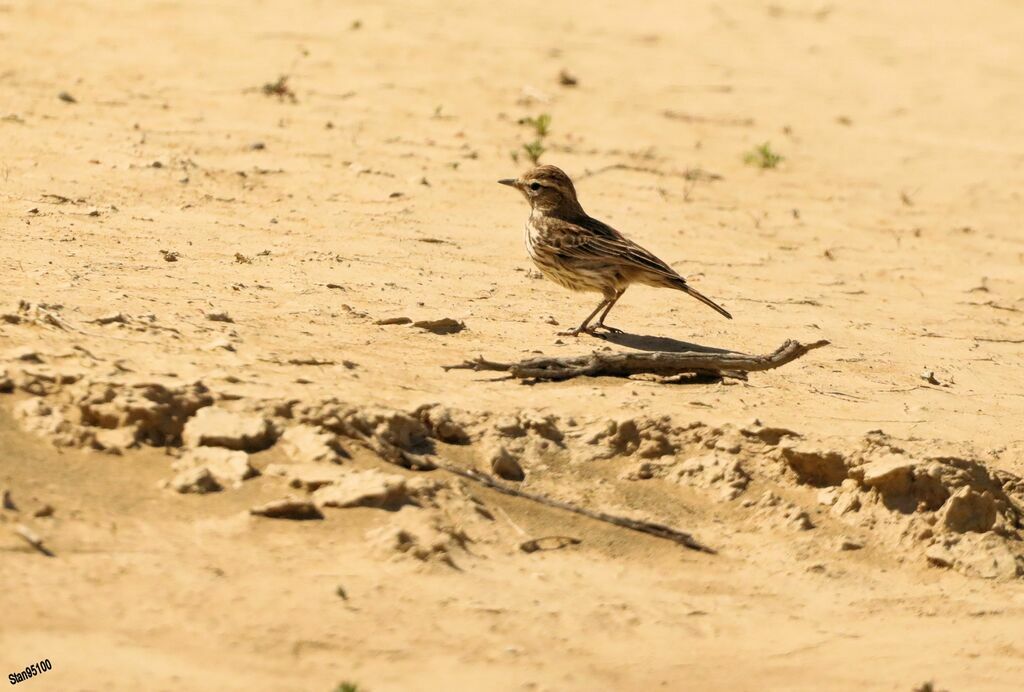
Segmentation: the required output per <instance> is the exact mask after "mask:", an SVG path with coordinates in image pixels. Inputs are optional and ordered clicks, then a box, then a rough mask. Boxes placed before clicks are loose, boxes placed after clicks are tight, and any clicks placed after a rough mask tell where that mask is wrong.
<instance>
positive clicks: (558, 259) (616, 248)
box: [499, 166, 732, 336]
mask: <svg viewBox="0 0 1024 692" xmlns="http://www.w3.org/2000/svg"><path fill="white" fill-rule="evenodd" d="M499 182H500V183H502V184H504V185H510V186H512V187H515V188H516V189H518V190H519V191H520V192H522V193H523V195H524V196H525V197H526V199H527V201H528V202H529V203H530V207H531V212H530V218H529V219H527V221H526V250H527V252H528V253H529V254H530V258H531V259H532V260H533V262H534V264H536V265H537V268H538V269H539V270H540V271H541V273H542V274H543V275H544V276H546V277H547V278H549V279H551V280H552V281H554V282H555V283H557V284H558V285H560V286H563V287H565V288H568V289H571V290H573V291H595V292H597V293H600V294H602V296H603V300H602V301H601V303H600V304H599V305H598V306H597V309H596V310H594V312H592V313H591V314H590V316H589V317H587V319H585V320H584V321H583V324H581V325H580V326H579V327H578V328H576V329H573V330H571V331H569V332H566V333H567V334H571V335H574V336H575V335H577V334H579V333H580V332H587V333H590V334H593V333H594V331H595V330H596V329H598V328H604V329H607V330H609V331H618V330H616V329H614V328H613V327H609V326H607V325H606V324H605V323H604V319H605V317H607V316H608V312H609V311H610V310H611V308H612V306H613V305H614V304H615V302H616V301H617V300H618V299H619V298H621V297H622V294H623V293H624V292H625V291H626V289H627V288H628V287H629V286H630V284H633V283H640V284H645V285H647V286H655V287H662V288H674V289H677V290H680V291H684V292H686V293H689V294H690V295H691V296H693V297H694V298H696V299H697V300H699V301H701V302H702V303H704V304H705V305H708V306H709V307H711V308H713V309H714V310H716V311H718V312H719V313H720V314H722V315H724V316H725V317H728V318H729V319H732V315H730V314H729V313H728V312H726V310H725V309H723V308H722V307H721V306H719V305H718V304H716V303H715V302H714V301H712V300H711V299H710V298H707V297H706V296H704V295H702V294H701V293H699V292H697V291H696V290H694V289H693V288H691V287H690V286H689V285H688V284H687V283H686V279H684V278H683V277H681V276H679V274H677V273H676V272H675V270H674V269H672V268H671V267H670V266H668V265H667V264H665V263H664V262H662V261H661V260H660V259H658V258H657V257H655V256H654V255H653V254H651V253H650V252H648V251H647V250H645V249H644V248H642V247H640V246H639V245H637V244H636V243H634V242H633V241H632V240H630V239H628V238H626V237H625V236H623V235H622V234H621V233H619V232H618V231H616V230H615V229H614V228H612V227H611V226H608V225H607V224H604V223H601V222H600V221H598V220H597V219H594V218H591V217H590V216H587V213H586V212H585V211H583V207H581V206H580V203H579V201H578V200H577V198H576V188H575V187H574V186H573V184H572V180H570V179H569V176H567V175H566V174H565V173H564V172H563V171H562V170H561V169H559V168H556V167H555V166H538V167H537V168H534V169H533V170H531V171H528V172H527V173H525V174H523V175H522V176H521V177H519V178H515V179H511V178H510V179H506V180H500V181H499ZM602 309H603V310H604V312H603V313H602V314H601V317H600V318H599V319H598V321H597V324H595V325H594V326H593V327H591V326H589V324H590V321H591V320H592V319H593V318H594V317H595V316H596V315H597V313H598V312H601V310H602Z"/></svg>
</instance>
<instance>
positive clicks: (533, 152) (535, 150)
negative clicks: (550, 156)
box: [523, 139, 546, 166]
mask: <svg viewBox="0 0 1024 692" xmlns="http://www.w3.org/2000/svg"><path fill="white" fill-rule="evenodd" d="M523 151H525V152H526V156H527V157H528V158H529V159H530V161H531V162H532V163H533V165H534V166H536V165H537V162H538V161H540V157H541V155H543V154H544V152H545V151H546V150H545V149H544V143H543V142H542V141H541V140H540V139H535V140H533V141H532V142H528V143H526V144H524V145H523Z"/></svg>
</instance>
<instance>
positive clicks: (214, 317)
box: [206, 310, 234, 322]
mask: <svg viewBox="0 0 1024 692" xmlns="http://www.w3.org/2000/svg"><path fill="white" fill-rule="evenodd" d="M206 319H208V320H210V321H211V322H234V320H233V319H231V315H229V314H228V313H227V312H225V311H223V310H215V311H210V312H208V313H206Z"/></svg>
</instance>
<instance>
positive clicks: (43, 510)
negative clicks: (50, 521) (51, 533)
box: [32, 505, 56, 517]
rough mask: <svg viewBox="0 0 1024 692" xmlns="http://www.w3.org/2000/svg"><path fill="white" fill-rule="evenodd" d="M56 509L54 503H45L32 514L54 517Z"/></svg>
mask: <svg viewBox="0 0 1024 692" xmlns="http://www.w3.org/2000/svg"><path fill="white" fill-rule="evenodd" d="M54 511H56V510H54V508H53V505H43V506H42V507H40V508H39V509H37V510H36V511H34V512H32V516H34V517H52V516H53V513H54Z"/></svg>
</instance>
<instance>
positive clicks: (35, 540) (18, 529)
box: [14, 524, 56, 557]
mask: <svg viewBox="0 0 1024 692" xmlns="http://www.w3.org/2000/svg"><path fill="white" fill-rule="evenodd" d="M14 533H15V534H17V535H18V536H19V537H20V538H21V539H22V540H24V541H25V542H26V543H28V544H29V545H30V546H32V547H33V548H35V549H36V550H38V551H39V552H41V553H42V554H43V555H45V556H46V557H56V555H54V554H53V552H52V551H51V550H50V549H49V548H47V547H46V546H45V545H43V539H42V538H41V537H40V536H39V534H37V533H36V532H35V531H33V530H32V529H30V528H29V527H27V526H25V525H24V524H18V525H17V526H15V527H14Z"/></svg>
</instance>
